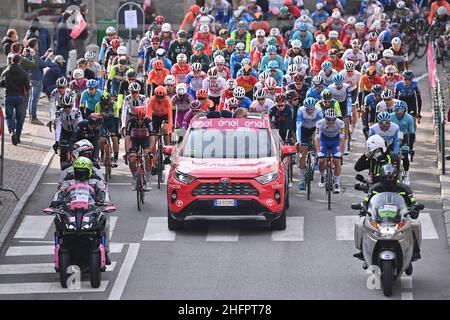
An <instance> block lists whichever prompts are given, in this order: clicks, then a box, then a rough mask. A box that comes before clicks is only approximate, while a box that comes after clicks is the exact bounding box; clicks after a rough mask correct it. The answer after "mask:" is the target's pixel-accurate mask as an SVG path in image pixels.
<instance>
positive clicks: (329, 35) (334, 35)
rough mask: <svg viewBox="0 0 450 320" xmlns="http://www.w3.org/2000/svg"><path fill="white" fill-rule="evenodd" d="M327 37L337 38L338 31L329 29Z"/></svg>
mask: <svg viewBox="0 0 450 320" xmlns="http://www.w3.org/2000/svg"><path fill="white" fill-rule="evenodd" d="M328 37H329V38H330V39H337V38H339V32H337V31H336V30H331V31H330V33H329V34H328Z"/></svg>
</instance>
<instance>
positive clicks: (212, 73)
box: [202, 67, 225, 106]
mask: <svg viewBox="0 0 450 320" xmlns="http://www.w3.org/2000/svg"><path fill="white" fill-rule="evenodd" d="M202 87H203V89H205V90H207V92H208V98H209V99H210V100H211V101H212V102H213V104H214V105H217V106H218V105H219V103H220V95H221V93H222V90H223V89H224V88H225V79H224V78H222V77H220V76H219V71H218V70H217V68H216V67H213V68H211V69H209V70H208V76H207V77H206V78H205V79H203V84H202Z"/></svg>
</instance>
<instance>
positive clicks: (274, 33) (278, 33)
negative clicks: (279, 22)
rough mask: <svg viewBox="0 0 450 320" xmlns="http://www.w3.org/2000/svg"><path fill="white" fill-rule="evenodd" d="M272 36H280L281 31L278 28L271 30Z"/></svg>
mask: <svg viewBox="0 0 450 320" xmlns="http://www.w3.org/2000/svg"><path fill="white" fill-rule="evenodd" d="M270 35H271V36H272V37H278V36H279V35H280V29H278V28H272V29H270Z"/></svg>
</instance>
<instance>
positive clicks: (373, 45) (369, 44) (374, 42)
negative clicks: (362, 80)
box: [362, 31, 384, 57]
mask: <svg viewBox="0 0 450 320" xmlns="http://www.w3.org/2000/svg"><path fill="white" fill-rule="evenodd" d="M383 50H384V47H383V45H382V44H381V43H380V41H378V33H376V32H375V31H372V32H369V34H368V35H367V41H366V42H364V44H363V46H362V51H363V52H364V53H365V54H367V55H368V54H369V53H375V54H376V55H377V57H378V56H380V55H381V53H382V52H383Z"/></svg>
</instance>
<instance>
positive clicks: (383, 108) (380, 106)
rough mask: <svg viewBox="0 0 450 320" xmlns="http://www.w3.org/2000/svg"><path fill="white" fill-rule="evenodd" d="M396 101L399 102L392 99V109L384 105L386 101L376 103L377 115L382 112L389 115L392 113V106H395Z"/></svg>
mask: <svg viewBox="0 0 450 320" xmlns="http://www.w3.org/2000/svg"><path fill="white" fill-rule="evenodd" d="M397 101H399V100H397V99H393V101H392V107H390V108H389V107H388V106H387V105H386V101H380V102H378V103H377V107H376V110H377V113H380V112H384V111H387V112H389V113H390V112H393V111H394V105H395V103H396V102H397Z"/></svg>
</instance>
